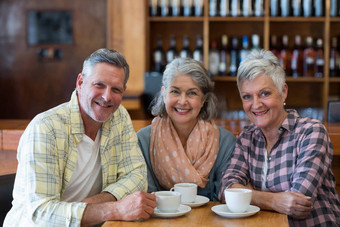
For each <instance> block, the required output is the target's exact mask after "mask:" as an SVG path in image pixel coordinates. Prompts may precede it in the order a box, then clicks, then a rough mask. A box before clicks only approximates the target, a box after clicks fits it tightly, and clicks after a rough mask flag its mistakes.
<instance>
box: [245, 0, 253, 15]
mask: <svg viewBox="0 0 340 227" xmlns="http://www.w3.org/2000/svg"><path fill="white" fill-rule="evenodd" d="M252 2H253V1H252V0H243V1H242V3H243V4H242V15H243V16H244V17H251V16H253V4H252Z"/></svg>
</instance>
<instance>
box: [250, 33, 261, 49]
mask: <svg viewBox="0 0 340 227" xmlns="http://www.w3.org/2000/svg"><path fill="white" fill-rule="evenodd" d="M251 43H252V47H251V50H260V36H259V35H258V34H252V36H251Z"/></svg>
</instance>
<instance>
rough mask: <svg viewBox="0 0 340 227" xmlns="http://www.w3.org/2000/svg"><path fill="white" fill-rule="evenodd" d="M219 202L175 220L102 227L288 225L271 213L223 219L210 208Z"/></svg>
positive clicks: (282, 217)
mask: <svg viewBox="0 0 340 227" xmlns="http://www.w3.org/2000/svg"><path fill="white" fill-rule="evenodd" d="M219 204H221V203H219V202H209V203H208V204H206V205H204V206H202V207H196V208H192V209H191V211H190V212H189V213H187V214H186V215H184V216H181V217H177V218H158V217H151V218H150V219H148V220H146V221H141V222H123V221H107V222H105V223H104V225H103V226H102V227H115V226H117V227H130V226H132V227H133V226H138V227H143V226H148V227H152V226H155V227H159V226H160V227H162V226H214V227H215V226H228V227H235V226H252V227H256V226H261V227H265V226H268V227H273V226H275V227H281V226H282V227H283V226H289V225H288V217H287V215H284V214H279V213H276V212H271V211H262V210H261V211H259V212H258V213H256V214H255V215H253V216H250V217H245V218H237V219H231V218H225V217H221V216H219V215H217V214H215V213H214V212H213V211H212V210H211V208H212V207H213V206H215V205H219Z"/></svg>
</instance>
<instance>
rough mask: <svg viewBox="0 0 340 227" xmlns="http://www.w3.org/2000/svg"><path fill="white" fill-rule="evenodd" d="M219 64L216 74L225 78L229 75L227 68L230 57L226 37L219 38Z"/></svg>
mask: <svg viewBox="0 0 340 227" xmlns="http://www.w3.org/2000/svg"><path fill="white" fill-rule="evenodd" d="M219 60H220V62H219V65H218V72H219V75H220V76H226V75H228V73H229V68H228V66H229V65H230V55H229V51H228V36H227V35H222V37H221V50H220V59H219Z"/></svg>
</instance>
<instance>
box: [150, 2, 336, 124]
mask: <svg viewBox="0 0 340 227" xmlns="http://www.w3.org/2000/svg"><path fill="white" fill-rule="evenodd" d="M324 3H325V6H324V8H325V16H323V17H306V18H305V17H271V16H270V15H269V14H270V6H269V4H270V0H264V16H263V17H230V16H229V17H209V9H208V6H209V0H204V14H203V16H202V17H171V16H169V17H150V16H148V15H149V13H148V12H149V11H148V10H149V8H148V6H149V5H148V4H149V1H147V0H145V6H146V7H145V9H146V12H147V14H146V15H147V20H146V21H147V22H146V36H147V38H146V40H147V44H146V47H147V50H146V58H147V60H146V64H147V65H146V69H147V71H149V70H151V66H150V65H151V59H152V51H153V49H155V48H156V39H157V37H161V38H162V40H163V48H164V50H165V51H166V50H167V49H168V48H169V38H170V36H175V37H176V45H177V50H180V49H181V48H182V37H183V36H184V35H187V36H188V37H189V39H190V49H191V50H194V48H195V46H196V43H195V40H196V37H197V36H198V35H200V36H202V37H203V53H204V65H205V67H206V68H208V63H209V59H208V58H209V48H210V43H211V41H212V40H220V37H221V36H222V35H223V34H226V35H227V36H228V38H229V40H228V42H229V43H230V42H231V37H232V36H237V37H239V38H240V37H241V36H243V35H247V36H248V37H250V35H251V34H254V33H256V34H258V35H259V36H260V40H261V47H262V48H264V49H269V45H270V36H271V35H276V36H278V37H281V36H282V35H284V34H287V35H288V36H289V47H292V46H293V42H294V36H295V35H301V37H302V43H304V38H305V37H306V36H312V37H313V39H314V40H315V39H316V38H322V39H323V41H324V60H325V67H324V77H323V78H306V77H299V78H292V77H289V75H287V84H288V88H289V90H288V98H287V100H286V102H287V106H288V107H291V108H300V107H314V108H322V109H323V120H324V121H326V120H327V119H326V116H327V106H328V101H329V99H339V98H340V77H329V53H330V40H331V37H333V36H340V18H339V17H330V14H329V10H330V1H324ZM339 76H340V75H339ZM213 80H214V81H215V91H216V94H217V96H218V99H219V101H220V102H222V103H223V102H224V104H222V106H224V107H225V106H227V108H228V110H241V109H242V104H241V100H240V98H239V93H238V90H237V87H236V78H235V77H230V76H223V77H222V76H214V77H213Z"/></svg>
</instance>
